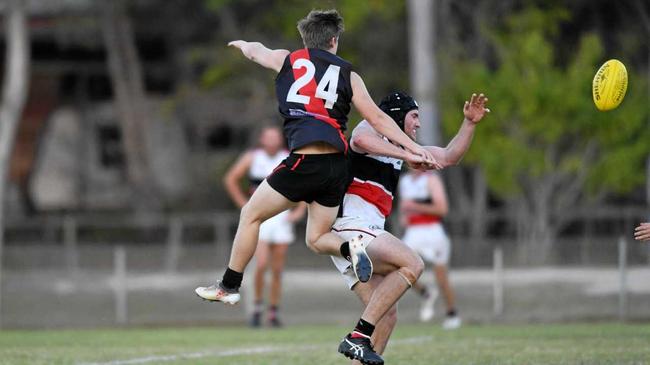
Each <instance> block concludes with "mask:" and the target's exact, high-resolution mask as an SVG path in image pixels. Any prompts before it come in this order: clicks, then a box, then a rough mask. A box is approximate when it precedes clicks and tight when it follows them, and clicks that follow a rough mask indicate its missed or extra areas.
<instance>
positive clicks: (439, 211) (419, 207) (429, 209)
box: [410, 203, 449, 217]
mask: <svg viewBox="0 0 650 365" xmlns="http://www.w3.org/2000/svg"><path fill="white" fill-rule="evenodd" d="M410 208H411V211H413V212H414V213H420V214H430V215H436V216H439V217H444V216H446V215H447V212H448V211H449V208H448V207H447V206H445V205H443V204H436V203H431V204H428V203H413V204H412V205H411V206H410Z"/></svg>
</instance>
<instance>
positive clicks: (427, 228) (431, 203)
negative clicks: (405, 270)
mask: <svg viewBox="0 0 650 365" xmlns="http://www.w3.org/2000/svg"><path fill="white" fill-rule="evenodd" d="M399 197H400V213H401V217H400V221H401V222H402V223H403V224H404V225H405V226H406V231H405V232H404V237H402V241H404V243H405V244H407V245H408V246H409V247H411V248H412V249H414V250H415V251H416V252H417V253H418V254H419V255H420V257H422V259H423V260H424V261H425V262H426V263H429V264H431V265H432V266H433V274H434V277H435V280H436V282H437V283H438V288H440V291H441V292H442V295H443V297H444V299H445V303H446V305H447V316H446V318H445V320H444V321H443V324H442V325H443V328H445V329H455V328H458V327H460V325H461V319H460V317H459V316H458V313H457V310H456V302H455V297H454V291H453V289H452V288H451V285H450V284H449V277H448V274H447V267H448V264H449V257H450V254H451V242H450V241H449V237H447V234H446V233H445V229H444V227H443V226H442V222H441V220H442V218H444V216H445V215H447V212H448V211H449V205H448V203H447V194H446V192H445V186H444V183H443V181H442V178H441V177H440V176H439V175H438V174H437V173H434V172H430V171H420V170H411V171H409V172H408V173H407V174H405V175H404V176H402V178H401V179H400V183H399ZM413 289H415V290H416V291H417V292H418V293H419V294H420V295H421V296H422V308H421V310H420V320H422V321H429V320H431V318H433V314H434V304H435V301H436V298H437V296H438V291H437V290H436V288H435V287H430V288H429V287H427V285H425V284H423V283H421V280H420V281H418V282H417V283H415V284H413Z"/></svg>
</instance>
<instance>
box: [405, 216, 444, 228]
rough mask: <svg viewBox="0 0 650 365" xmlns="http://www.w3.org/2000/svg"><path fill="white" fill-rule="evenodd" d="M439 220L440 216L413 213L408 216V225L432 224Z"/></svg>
mask: <svg viewBox="0 0 650 365" xmlns="http://www.w3.org/2000/svg"><path fill="white" fill-rule="evenodd" d="M437 222H440V217H438V216H436V215H430V214H413V215H409V216H408V225H410V226H414V225H418V224H432V223H437Z"/></svg>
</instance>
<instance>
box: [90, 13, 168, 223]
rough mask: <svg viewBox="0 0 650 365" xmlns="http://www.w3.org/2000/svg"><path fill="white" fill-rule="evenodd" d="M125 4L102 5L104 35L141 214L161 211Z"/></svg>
mask: <svg viewBox="0 0 650 365" xmlns="http://www.w3.org/2000/svg"><path fill="white" fill-rule="evenodd" d="M125 4H126V3H125V1H123V0H114V1H101V2H100V6H101V11H102V33H103V37H104V43H105V45H106V50H107V53H108V66H109V72H110V75H111V83H112V85H113V90H114V96H115V101H116V109H117V115H118V118H119V123H120V127H121V130H122V143H123V146H124V152H125V157H126V170H127V177H128V181H129V184H130V186H131V189H132V193H133V202H134V204H135V208H136V209H138V210H151V209H157V208H159V205H160V202H159V201H158V196H157V194H156V193H155V191H156V185H155V184H154V182H153V179H152V170H151V166H150V159H149V158H148V144H147V142H148V141H147V128H148V127H149V125H150V124H151V123H150V122H151V121H150V113H149V111H148V107H147V105H148V101H147V99H146V96H145V91H144V79H143V76H142V69H141V66H140V60H139V58H138V54H137V51H136V48H135V37H134V35H133V29H132V27H131V22H130V19H129V18H128V16H127V14H126V9H125Z"/></svg>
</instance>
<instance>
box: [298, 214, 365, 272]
mask: <svg viewBox="0 0 650 365" xmlns="http://www.w3.org/2000/svg"><path fill="white" fill-rule="evenodd" d="M338 211H339V207H338V206H337V207H326V206H323V205H320V204H318V203H317V202H313V203H311V204H309V206H308V217H307V238H306V241H307V246H309V248H310V249H311V250H312V251H314V252H316V253H318V254H322V255H333V256H339V257H343V258H346V259H349V260H350V262H351V263H352V267H353V270H354V273H355V275H356V276H357V278H358V279H359V281H361V282H364V283H365V282H366V281H368V280H369V279H370V277H371V276H372V272H373V269H372V262H371V260H370V258H369V256H368V255H367V254H366V250H365V246H364V245H363V244H362V243H361V242H360V241H358V240H351V241H350V242H349V243H348V242H346V241H345V240H344V239H342V238H341V237H340V236H339V235H337V234H335V233H332V232H331V229H332V225H333V224H334V221H335V220H336V216H337V215H338Z"/></svg>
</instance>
